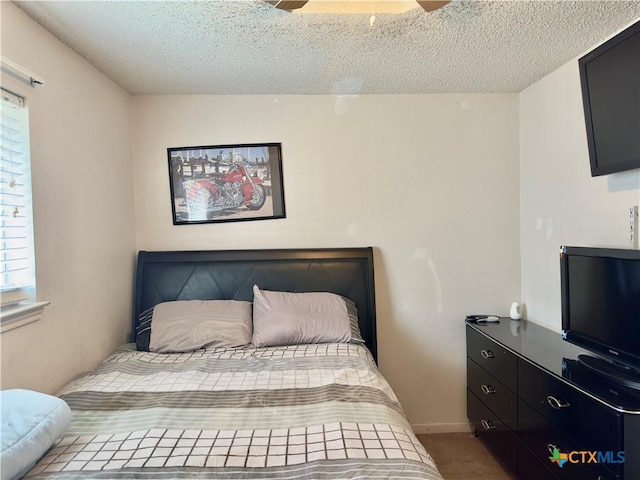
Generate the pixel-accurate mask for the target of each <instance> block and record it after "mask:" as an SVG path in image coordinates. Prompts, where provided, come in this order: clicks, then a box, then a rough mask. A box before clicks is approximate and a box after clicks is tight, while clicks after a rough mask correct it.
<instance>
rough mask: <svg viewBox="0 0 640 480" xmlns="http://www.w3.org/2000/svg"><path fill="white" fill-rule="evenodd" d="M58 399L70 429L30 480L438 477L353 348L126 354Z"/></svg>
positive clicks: (369, 362) (362, 353)
mask: <svg viewBox="0 0 640 480" xmlns="http://www.w3.org/2000/svg"><path fill="white" fill-rule="evenodd" d="M60 396H61V398H63V399H64V400H65V401H66V402H67V403H68V404H69V406H70V407H71V409H72V411H73V419H72V422H71V425H70V427H69V429H68V430H67V432H66V433H65V435H64V437H63V438H61V439H60V440H59V441H58V442H57V443H55V444H54V445H53V446H52V448H51V450H49V452H48V453H47V455H46V456H45V457H44V458H43V459H41V460H40V462H38V464H37V465H36V466H35V467H34V468H33V469H32V470H31V471H30V472H29V474H28V475H27V477H28V478H47V479H50V478H67V479H75V478H77V479H85V478H105V479H106V478H140V479H147V478H149V479H151V478H153V479H163V478H224V479H227V478H229V479H231V478H238V479H240V478H256V479H257V478H277V479H294V478H295V479H329V478H331V479H334V478H362V479H370V478H393V479H403V478H421V479H430V480H436V479H439V480H441V479H442V477H441V476H440V474H439V473H438V470H437V468H436V467H435V465H434V463H433V460H432V459H431V457H430V456H429V454H428V453H427V452H426V451H425V450H424V448H423V447H422V445H421V444H420V443H419V442H418V440H417V439H416V437H415V435H414V434H413V432H412V431H411V427H410V426H409V424H408V422H407V420H406V418H405V416H404V413H403V412H402V409H401V407H400V404H399V403H398V400H397V398H396V396H395V394H394V393H393V391H392V390H391V388H390V387H389V385H388V383H387V382H386V380H385V379H384V378H383V377H382V376H381V374H380V373H379V371H378V370H377V368H376V366H375V364H374V362H373V359H372V358H371V355H370V353H369V351H368V350H367V349H366V348H364V347H361V346H359V345H353V344H324V345H301V346H293V347H270V348H240V349H214V350H206V351H205V350H200V351H197V352H194V353H189V354H155V353H146V352H136V351H133V350H131V349H127V348H125V349H121V350H119V351H117V352H116V353H114V354H113V355H112V356H111V357H109V358H108V359H107V360H106V361H105V362H104V363H102V364H101V365H100V366H99V367H98V368H97V369H96V370H95V371H94V372H92V373H90V374H87V375H85V376H83V377H81V378H79V379H77V380H76V381H74V382H72V383H71V384H69V385H68V386H67V387H65V389H64V390H63V391H62V392H61V393H60Z"/></svg>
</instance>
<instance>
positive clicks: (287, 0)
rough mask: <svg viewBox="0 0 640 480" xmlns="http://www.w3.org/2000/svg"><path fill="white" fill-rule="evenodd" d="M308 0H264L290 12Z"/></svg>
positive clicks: (302, 5)
mask: <svg viewBox="0 0 640 480" xmlns="http://www.w3.org/2000/svg"><path fill="white" fill-rule="evenodd" d="M308 1H309V0H299V1H296V0H266V3H269V4H271V5H273V6H274V7H276V8H279V9H280V10H286V11H287V12H290V11H291V10H297V9H298V8H302V7H304V6H305V4H306V3H307V2H308ZM445 3H446V2H445Z"/></svg>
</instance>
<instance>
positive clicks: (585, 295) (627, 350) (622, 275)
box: [560, 247, 640, 369]
mask: <svg viewBox="0 0 640 480" xmlns="http://www.w3.org/2000/svg"><path fill="white" fill-rule="evenodd" d="M560 266H561V297H562V330H563V336H564V338H565V340H568V341H570V342H572V343H575V344H577V345H580V346H582V347H584V348H586V349H588V350H591V351H592V352H594V353H597V354H600V355H602V356H605V357H607V358H609V359H611V360H612V361H615V362H618V363H621V364H624V365H627V366H629V367H632V368H635V369H640V250H622V249H605V248H584V247H562V249H561V253H560Z"/></svg>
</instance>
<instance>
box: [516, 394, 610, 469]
mask: <svg viewBox="0 0 640 480" xmlns="http://www.w3.org/2000/svg"><path fill="white" fill-rule="evenodd" d="M518 422H519V424H518V427H519V431H518V436H519V438H520V440H521V441H522V443H523V444H524V445H523V446H522V447H521V448H528V449H529V450H531V453H532V454H533V456H534V457H535V458H537V459H538V461H539V462H540V463H542V464H543V465H548V467H547V468H548V469H549V470H550V471H551V472H552V473H553V474H554V475H556V476H557V478H558V479H559V480H615V479H618V478H619V477H618V476H617V475H620V473H621V468H620V467H621V464H607V466H608V467H610V468H611V470H609V469H608V468H606V467H605V466H603V465H602V464H598V463H591V462H589V461H588V458H589V457H588V456H587V455H586V454H585V456H584V457H582V455H581V454H578V453H575V454H571V452H574V451H575V452H581V451H587V450H589V451H592V450H595V449H593V448H591V447H588V446H585V445H582V444H580V443H578V442H577V441H575V440H573V439H572V438H569V437H568V436H567V435H565V434H564V433H563V432H561V431H560V430H559V429H558V428H557V427H555V426H554V425H552V424H551V423H550V422H549V421H548V420H547V419H545V418H544V417H543V416H542V415H540V414H539V413H538V412H537V411H536V410H534V409H533V408H532V407H531V406H529V405H528V404H527V403H526V402H524V401H523V400H520V401H519V404H518ZM555 448H557V449H558V452H559V453H564V454H567V455H569V454H571V456H570V461H567V462H566V463H564V464H563V466H562V467H560V466H559V465H558V464H557V463H554V462H552V461H551V459H550V457H551V456H552V455H553V454H554V449H555ZM525 453H526V452H525ZM525 453H523V454H521V455H520V459H521V460H522V458H523V456H524V457H526V455H525ZM525 460H527V459H526V458H525ZM530 460H531V459H528V461H530ZM521 468H522V467H521ZM521 471H522V470H521ZM551 478H553V477H551Z"/></svg>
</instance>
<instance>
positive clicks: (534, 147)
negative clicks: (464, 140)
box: [520, 46, 640, 331]
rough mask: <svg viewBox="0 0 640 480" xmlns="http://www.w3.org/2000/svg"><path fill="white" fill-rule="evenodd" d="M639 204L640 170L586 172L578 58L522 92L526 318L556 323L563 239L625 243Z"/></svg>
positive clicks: (611, 244) (565, 241)
mask: <svg viewBox="0 0 640 480" xmlns="http://www.w3.org/2000/svg"><path fill="white" fill-rule="evenodd" d="M594 47H595V46H594ZM585 53H586V52H585ZM638 204H640V170H632V171H628V172H623V173H617V174H613V175H608V176H602V177H594V178H592V177H591V173H590V169H589V153H588V149H587V137H586V130H585V123H584V112H583V109H582V96H581V89H580V75H579V70H578V61H577V58H576V59H574V60H573V61H571V62H569V63H567V64H566V65H564V66H562V67H561V68H559V69H558V70H556V71H555V72H553V73H551V74H550V75H548V76H546V77H545V78H543V79H542V80H540V81H538V82H536V83H535V84H533V85H531V86H530V87H529V88H527V89H525V90H523V91H522V92H521V93H520V205H521V208H520V241H521V263H522V301H523V302H524V303H525V304H526V311H527V316H528V319H529V320H531V321H533V322H536V323H539V324H541V325H544V326H546V327H548V328H550V329H552V330H556V331H560V330H561V313H560V264H559V248H560V246H561V245H573V246H594V247H602V246H608V247H617V248H629V244H628V238H629V221H628V218H629V207H630V206H632V205H638Z"/></svg>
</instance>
